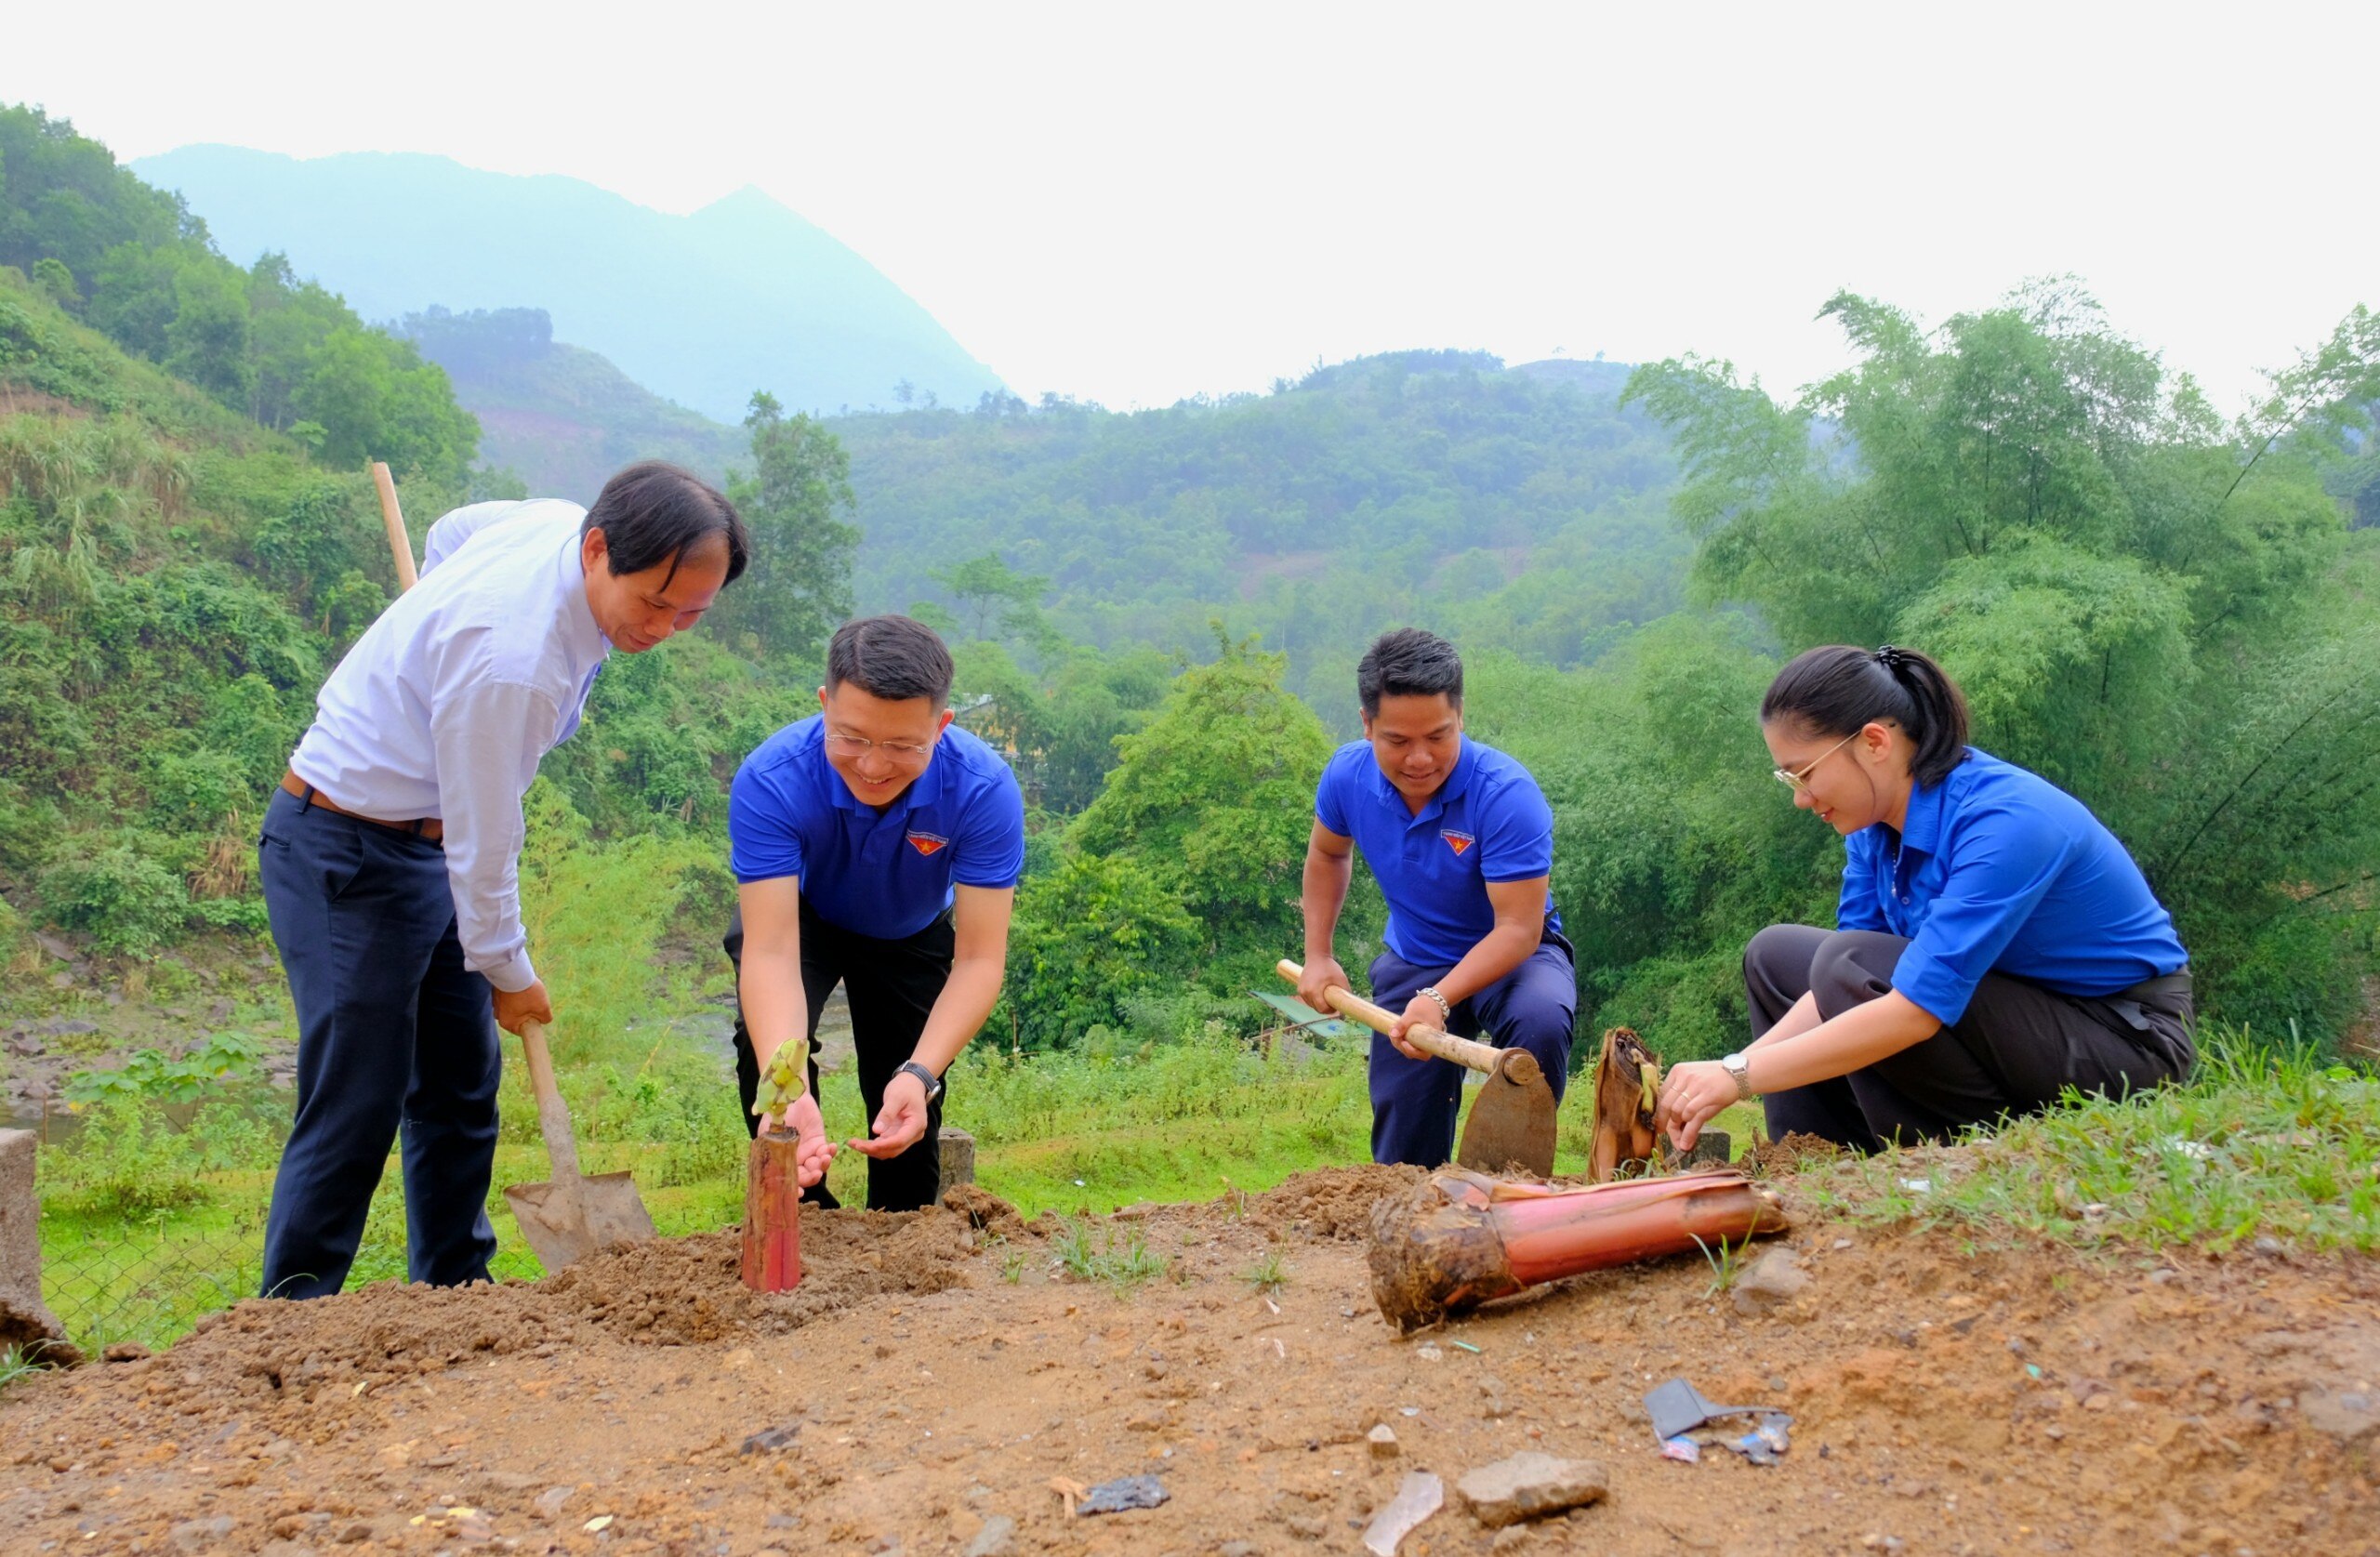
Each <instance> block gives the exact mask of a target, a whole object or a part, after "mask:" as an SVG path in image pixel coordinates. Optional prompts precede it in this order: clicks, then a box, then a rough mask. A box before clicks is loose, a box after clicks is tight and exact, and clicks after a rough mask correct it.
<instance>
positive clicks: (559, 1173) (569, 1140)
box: [521, 1022, 578, 1190]
mask: <svg viewBox="0 0 2380 1557" xmlns="http://www.w3.org/2000/svg"><path fill="white" fill-rule="evenodd" d="M521 1049H522V1052H523V1053H524V1054H526V1055H527V1056H528V1059H529V1085H530V1086H532V1087H534V1088H535V1089H536V1092H537V1128H539V1129H540V1130H542V1131H543V1132H544V1133H545V1137H546V1155H547V1157H548V1158H549V1160H550V1161H551V1162H552V1163H553V1175H554V1180H553V1181H554V1182H555V1184H557V1185H562V1184H568V1185H570V1186H572V1187H573V1189H574V1190H575V1187H576V1185H577V1182H578V1142H577V1141H575V1139H574V1138H573V1137H572V1135H571V1132H570V1108H569V1106H568V1105H567V1104H565V1103H564V1102H562V1089H561V1088H560V1087H557V1086H556V1085H554V1062H553V1056H552V1055H550V1054H548V1053H547V1052H546V1024H545V1023H542V1022H524V1023H522V1024H521Z"/></svg>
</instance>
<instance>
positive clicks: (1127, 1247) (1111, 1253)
mask: <svg viewBox="0 0 2380 1557" xmlns="http://www.w3.org/2000/svg"><path fill="white" fill-rule="evenodd" d="M1057 1255H1058V1265H1059V1268H1060V1269H1062V1270H1064V1272H1065V1273H1066V1274H1068V1275H1070V1276H1072V1277H1074V1278H1075V1279H1076V1280H1077V1281H1095V1282H1104V1283H1105V1284H1106V1285H1108V1286H1109V1287H1114V1288H1115V1289H1116V1292H1117V1296H1119V1297H1120V1296H1122V1295H1124V1294H1126V1293H1129V1292H1131V1290H1132V1289H1133V1288H1134V1287H1140V1286H1142V1285H1143V1284H1144V1283H1146V1282H1151V1281H1155V1280H1156V1279H1157V1277H1159V1276H1161V1275H1163V1274H1165V1273H1166V1260H1165V1257H1164V1256H1163V1255H1161V1254H1158V1253H1157V1251H1156V1250H1154V1249H1152V1248H1150V1247H1149V1246H1148V1241H1147V1240H1146V1239H1144V1238H1143V1237H1142V1236H1141V1232H1140V1229H1139V1228H1137V1227H1136V1228H1133V1229H1132V1230H1131V1231H1130V1232H1128V1233H1126V1234H1123V1235H1122V1236H1120V1237H1119V1236H1117V1231H1116V1224H1115V1223H1113V1222H1097V1223H1094V1222H1093V1221H1091V1219H1090V1218H1088V1217H1070V1218H1068V1219H1067V1221H1066V1224H1065V1228H1064V1231H1063V1232H1061V1233H1060V1234H1058V1239H1057Z"/></svg>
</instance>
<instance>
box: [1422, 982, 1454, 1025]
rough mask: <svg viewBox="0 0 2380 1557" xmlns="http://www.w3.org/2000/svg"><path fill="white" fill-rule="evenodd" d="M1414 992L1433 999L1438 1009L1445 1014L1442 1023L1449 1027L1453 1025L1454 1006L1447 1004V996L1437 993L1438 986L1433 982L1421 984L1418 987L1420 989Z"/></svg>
mask: <svg viewBox="0 0 2380 1557" xmlns="http://www.w3.org/2000/svg"><path fill="white" fill-rule="evenodd" d="M1416 993H1418V994H1421V995H1426V996H1429V997H1430V998H1431V999H1433V1000H1435V1001H1436V1002H1437V1003H1438V1009H1439V1010H1440V1011H1441V1012H1442V1013H1444V1015H1445V1017H1446V1022H1445V1023H1444V1025H1446V1026H1448V1027H1451V1026H1453V1025H1454V1007H1453V1006H1451V1005H1449V1004H1448V1002H1447V997H1446V996H1443V995H1441V994H1439V993H1438V986H1437V985H1435V984H1423V985H1422V986H1421V989H1420V990H1418V991H1417V992H1416Z"/></svg>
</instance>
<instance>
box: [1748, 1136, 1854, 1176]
mask: <svg viewBox="0 0 2380 1557" xmlns="http://www.w3.org/2000/svg"><path fill="white" fill-rule="evenodd" d="M1841 1155H1843V1148H1842V1147H1840V1146H1838V1145H1836V1144H1835V1143H1834V1142H1833V1141H1829V1140H1828V1139H1827V1138H1826V1137H1824V1136H1822V1135H1811V1134H1809V1133H1808V1132H1807V1131H1805V1130H1794V1131H1792V1132H1791V1133H1790V1134H1788V1135H1787V1136H1786V1137H1785V1139H1784V1140H1782V1141H1771V1140H1769V1139H1768V1138H1767V1137H1766V1136H1763V1135H1754V1136H1753V1137H1752V1144H1751V1145H1750V1146H1747V1147H1746V1148H1744V1157H1743V1163H1742V1165H1741V1166H1742V1167H1743V1168H1744V1170H1745V1171H1746V1172H1748V1173H1751V1174H1752V1175H1754V1176H1755V1177H1768V1178H1774V1177H1777V1176H1778V1175H1780V1174H1790V1173H1798V1172H1800V1171H1801V1170H1802V1168H1803V1167H1804V1165H1805V1164H1823V1163H1830V1162H1832V1161H1833V1160H1834V1159H1835V1158H1837V1157H1839V1156H1841Z"/></svg>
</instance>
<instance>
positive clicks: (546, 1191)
mask: <svg viewBox="0 0 2380 1557" xmlns="http://www.w3.org/2000/svg"><path fill="white" fill-rule="evenodd" d="M504 1199H505V1202H506V1204H508V1205H509V1206H510V1207H512V1216H513V1220H514V1221H518V1222H519V1223H520V1224H521V1235H522V1237H523V1238H526V1239H528V1240H529V1247H530V1250H531V1251H532V1252H533V1253H535V1254H536V1257H537V1263H539V1264H541V1265H543V1266H544V1267H545V1268H546V1269H547V1270H548V1271H549V1272H552V1271H559V1270H561V1269H562V1267H563V1266H564V1265H568V1264H572V1263H575V1261H577V1260H584V1259H586V1258H587V1257H588V1255H590V1254H592V1253H594V1252H595V1251H596V1250H597V1249H600V1248H606V1247H610V1246H611V1245H613V1244H641V1243H643V1242H644V1241H645V1240H647V1239H649V1238H651V1237H652V1236H653V1218H652V1216H651V1215H650V1214H649V1213H648V1212H647V1211H646V1210H645V1208H644V1197H643V1196H641V1195H640V1194H637V1192H636V1182H635V1181H634V1180H633V1179H631V1178H630V1177H629V1176H628V1174H627V1173H625V1172H621V1173H597V1174H593V1175H591V1176H588V1177H587V1178H582V1179H580V1180H579V1181H578V1194H577V1196H576V1200H577V1204H576V1205H575V1206H574V1205H572V1203H571V1202H572V1199H573V1197H572V1196H570V1195H567V1194H557V1193H556V1192H555V1189H554V1186H553V1185H552V1184H551V1183H550V1182H547V1183H536V1184H512V1185H509V1186H508V1187H507V1188H506V1189H505V1192H504Z"/></svg>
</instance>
